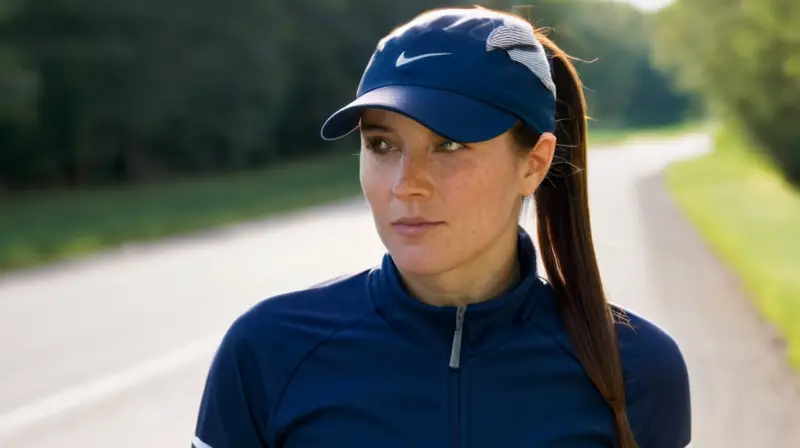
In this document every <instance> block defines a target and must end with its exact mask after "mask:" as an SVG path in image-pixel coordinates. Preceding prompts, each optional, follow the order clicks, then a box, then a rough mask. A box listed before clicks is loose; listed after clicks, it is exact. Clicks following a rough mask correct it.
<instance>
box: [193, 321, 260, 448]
mask: <svg viewBox="0 0 800 448" xmlns="http://www.w3.org/2000/svg"><path fill="white" fill-rule="evenodd" d="M246 334H247V333H246V329H245V328H243V327H242V325H241V321H238V322H237V323H235V324H234V325H233V326H232V327H231V328H230V329H229V330H228V332H227V333H226V334H225V336H224V337H223V339H222V342H221V343H220V346H219V348H218V349H217V352H216V354H215V355H214V358H213V360H212V362H211V367H210V369H209V371H208V375H207V378H206V383H205V388H204V390H203V394H202V398H201V400H200V409H199V412H198V416H197V423H196V429H195V434H194V439H193V440H192V447H193V448H267V443H266V429H267V418H268V417H267V397H266V393H265V385H264V383H263V380H262V378H263V375H262V372H261V371H260V369H259V367H258V366H259V363H258V361H257V359H256V357H255V354H254V351H253V346H252V344H251V343H250V341H248V338H247V337H246Z"/></svg>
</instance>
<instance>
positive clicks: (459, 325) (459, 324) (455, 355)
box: [450, 306, 467, 369]
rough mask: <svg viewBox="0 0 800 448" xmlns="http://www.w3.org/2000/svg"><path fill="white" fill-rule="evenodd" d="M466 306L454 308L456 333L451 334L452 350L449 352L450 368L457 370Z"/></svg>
mask: <svg viewBox="0 0 800 448" xmlns="http://www.w3.org/2000/svg"><path fill="white" fill-rule="evenodd" d="M466 312H467V307H466V306H459V307H458V308H456V331H455V332H454V333H453V348H452V349H451V350H450V368H451V369H457V368H458V367H459V366H460V365H461V336H462V335H463V334H464V313H466Z"/></svg>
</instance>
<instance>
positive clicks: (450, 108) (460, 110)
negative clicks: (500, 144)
mask: <svg viewBox="0 0 800 448" xmlns="http://www.w3.org/2000/svg"><path fill="white" fill-rule="evenodd" d="M368 108H377V109H385V110H390V111H392V112H396V113H399V114H403V115H405V116H407V117H409V118H411V119H413V120H415V121H417V122H419V123H421V124H422V125H423V126H425V127H427V128H428V129H430V130H432V131H433V132H435V133H437V134H439V135H441V136H443V137H445V138H448V139H452V140H453V141H456V142H461V143H470V142H480V141H484V140H489V139H492V138H494V137H497V136H498V135H500V134H502V133H503V132H505V131H507V130H509V129H510V128H511V127H512V126H514V124H516V123H517V122H518V121H519V118H517V117H516V116H514V115H512V114H510V113H508V112H505V111H503V110H500V109H497V108H495V107H492V106H489V105H488V104H486V103H483V102H481V101H478V100H475V99H472V98H468V97H466V96H463V95H459V94H457V93H453V92H448V91H445V90H439V89H433V88H430V87H420V86H404V85H393V86H386V87H381V88H378V89H375V90H372V91H370V92H368V93H366V94H364V95H362V96H360V97H359V98H357V99H356V100H355V101H353V102H352V103H350V104H348V105H347V106H345V107H343V108H341V109H339V110H338V111H336V112H335V113H334V114H333V115H331V116H330V118H328V119H327V120H326V121H325V124H323V125H322V132H321V134H322V138H323V139H325V140H336V139H339V138H342V137H344V136H346V135H348V134H350V133H351V132H353V131H354V130H356V128H357V127H358V124H359V120H360V119H361V113H362V112H363V111H364V109H368Z"/></svg>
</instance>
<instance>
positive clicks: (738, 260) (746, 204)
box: [667, 130, 800, 369]
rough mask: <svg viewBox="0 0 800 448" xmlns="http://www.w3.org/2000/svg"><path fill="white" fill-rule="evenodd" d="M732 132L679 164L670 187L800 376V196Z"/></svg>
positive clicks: (669, 174)
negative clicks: (769, 326)
mask: <svg viewBox="0 0 800 448" xmlns="http://www.w3.org/2000/svg"><path fill="white" fill-rule="evenodd" d="M742 142H743V140H742V139H739V138H738V137H737V136H736V135H735V134H734V133H733V132H731V131H730V130H728V131H722V132H720V133H719V134H718V136H717V139H716V149H715V151H714V152H712V153H711V154H709V155H706V156H703V157H701V158H699V159H695V160H690V161H685V162H681V163H678V164H676V165H674V166H672V167H671V168H670V169H669V170H668V172H667V183H668V185H669V188H670V189H671V191H672V192H673V194H674V196H675V198H676V200H677V202H678V203H679V205H680V206H681V207H682V208H683V209H684V210H685V212H686V213H687V215H688V217H689V219H690V220H691V221H692V222H693V223H694V224H695V225H696V226H697V228H698V229H699V231H700V232H701V234H702V235H703V236H704V237H705V238H706V239H707V240H708V242H709V244H710V245H711V246H712V248H713V250H715V251H716V252H717V253H718V254H719V255H720V257H721V258H722V259H723V260H724V261H725V262H726V263H727V264H728V265H729V266H730V267H731V268H732V269H733V270H734V271H735V272H736V273H737V274H738V275H739V276H740V278H741V279H742V281H743V284H744V287H745V288H746V290H747V291H748V293H749V294H750V295H751V296H752V297H753V298H754V300H755V302H756V304H757V306H758V308H759V309H760V310H761V312H762V313H763V315H764V316H766V317H767V319H769V320H770V321H771V322H773V323H774V324H775V325H776V327H777V328H778V329H779V330H780V331H781V333H782V334H783V335H784V337H785V339H786V341H787V347H788V356H789V359H790V362H791V363H792V365H794V366H795V367H796V368H798V369H800V256H798V254H800V191H798V190H797V189H796V188H793V187H791V186H790V185H788V184H787V183H786V182H785V181H784V180H783V179H782V178H781V177H780V176H779V175H778V174H777V172H776V171H775V170H774V169H773V168H772V167H771V166H770V164H769V163H767V162H766V161H765V160H764V159H763V158H761V157H759V156H758V155H757V154H756V153H755V152H754V151H751V150H749V149H748V148H746V147H745V145H744V144H743V143H742Z"/></svg>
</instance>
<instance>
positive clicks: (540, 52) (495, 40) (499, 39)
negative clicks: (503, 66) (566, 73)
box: [486, 24, 556, 94]
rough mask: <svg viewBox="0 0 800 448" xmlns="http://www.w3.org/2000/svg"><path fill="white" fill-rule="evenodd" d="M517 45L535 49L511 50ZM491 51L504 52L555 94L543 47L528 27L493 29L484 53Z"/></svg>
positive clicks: (509, 26) (511, 26)
mask: <svg viewBox="0 0 800 448" xmlns="http://www.w3.org/2000/svg"><path fill="white" fill-rule="evenodd" d="M519 45H527V46H533V47H535V49H530V50H528V49H521V48H512V47H516V46H519ZM492 50H505V51H506V53H508V55H509V57H511V59H512V60H513V61H516V62H519V63H520V64H522V65H524V66H525V67H527V68H528V69H530V71H531V72H533V74H534V75H536V77H537V78H539V80H540V81H542V84H544V85H545V87H547V89H548V90H550V91H551V92H553V93H554V94H555V93H556V86H555V84H554V83H553V76H552V74H551V73H550V64H549V63H548V62H547V55H545V52H544V47H542V44H541V43H540V42H539V41H538V40H537V39H536V36H534V35H533V30H532V29H531V28H530V27H527V26H517V25H513V24H511V25H508V24H506V25H501V26H499V27H497V28H495V29H494V31H492V32H491V34H489V37H488V38H487V39H486V51H492Z"/></svg>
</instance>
